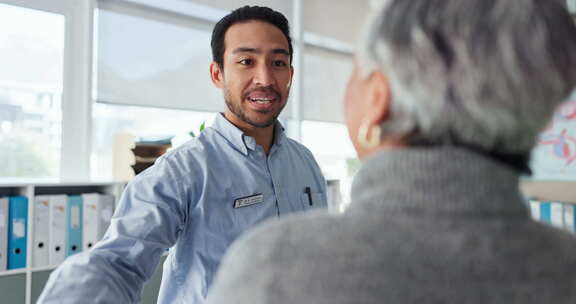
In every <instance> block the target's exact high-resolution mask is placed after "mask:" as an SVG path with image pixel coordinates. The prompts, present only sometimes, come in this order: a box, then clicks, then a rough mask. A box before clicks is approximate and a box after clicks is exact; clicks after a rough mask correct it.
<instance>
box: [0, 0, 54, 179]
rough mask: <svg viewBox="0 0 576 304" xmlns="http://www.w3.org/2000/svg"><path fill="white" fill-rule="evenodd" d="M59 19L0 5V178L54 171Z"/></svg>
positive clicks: (43, 13) (51, 14) (47, 174)
mask: <svg viewBox="0 0 576 304" xmlns="http://www.w3.org/2000/svg"><path fill="white" fill-rule="evenodd" d="M64 23H65V18H64V16H62V15H58V14H53V13H47V12H42V11H37V10H31V9H27V8H21V7H16V6H10V5H4V4H0V28H2V30H1V31H0V67H2V68H0V162H2V166H0V177H56V176H58V175H59V169H60V146H61V125H62V119H61V97H62V71H63V60H64Z"/></svg>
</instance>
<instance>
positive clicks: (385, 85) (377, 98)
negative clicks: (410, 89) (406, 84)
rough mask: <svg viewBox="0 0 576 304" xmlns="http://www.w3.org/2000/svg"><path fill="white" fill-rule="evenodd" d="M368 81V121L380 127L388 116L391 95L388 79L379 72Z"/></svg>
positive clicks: (374, 73)
mask: <svg viewBox="0 0 576 304" xmlns="http://www.w3.org/2000/svg"><path fill="white" fill-rule="evenodd" d="M367 81H368V88H367V89H368V90H369V93H368V98H369V101H368V102H369V107H370V109H371V111H370V113H368V115H367V116H368V117H367V118H368V120H369V121H370V122H371V123H372V124H374V125H381V124H382V123H383V122H384V121H386V120H387V119H388V118H389V116H390V108H391V102H392V100H391V96H392V95H391V93H390V83H389V82H388V78H387V77H386V76H385V75H384V74H382V73H381V72H379V71H375V72H373V73H372V74H371V75H370V76H369V79H368V80H367Z"/></svg>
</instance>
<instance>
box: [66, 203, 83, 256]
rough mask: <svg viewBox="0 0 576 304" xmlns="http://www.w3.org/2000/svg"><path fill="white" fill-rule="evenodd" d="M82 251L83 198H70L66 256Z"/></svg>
mask: <svg viewBox="0 0 576 304" xmlns="http://www.w3.org/2000/svg"><path fill="white" fill-rule="evenodd" d="M80 251H82V197H81V196H80V195H70V196H68V202H67V204H66V256H67V257H68V256H71V255H73V254H76V253H79V252H80Z"/></svg>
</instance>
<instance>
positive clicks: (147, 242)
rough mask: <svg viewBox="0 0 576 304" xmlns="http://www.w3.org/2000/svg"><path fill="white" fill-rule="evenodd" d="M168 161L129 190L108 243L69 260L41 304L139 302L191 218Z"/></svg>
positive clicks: (144, 174)
mask: <svg viewBox="0 0 576 304" xmlns="http://www.w3.org/2000/svg"><path fill="white" fill-rule="evenodd" d="M177 172H178V171H176V170H174V169H173V168H172V167H171V164H170V163H169V161H168V160H167V159H166V158H160V159H158V160H157V163H156V164H155V165H154V166H153V167H151V168H150V169H148V170H146V171H144V172H142V173H141V174H140V175H138V176H137V177H136V178H135V179H134V180H133V181H132V182H131V183H130V184H129V185H128V186H127V188H126V190H125V191H124V193H123V195H122V197H121V199H120V202H119V204H118V207H117V209H116V212H115V214H114V216H113V218H112V220H111V223H110V227H109V228H108V230H107V232H106V234H105V236H104V238H103V240H102V241H100V242H98V243H97V244H96V245H95V246H94V247H93V248H92V249H91V250H89V251H84V252H82V253H79V254H76V255H74V256H70V257H68V258H67V259H66V260H65V261H64V263H63V264H61V265H60V266H59V267H58V268H57V269H56V270H55V271H54V272H53V273H52V274H51V275H50V278H49V280H48V282H47V284H46V286H45V288H44V291H43V292H42V294H41V295H40V298H39V299H38V302H37V303H85V302H90V303H138V302H140V294H141V290H142V286H143V284H144V282H145V281H146V280H148V279H149V278H150V277H151V276H152V275H153V274H154V272H155V270H156V267H157V266H158V263H159V261H160V258H161V256H162V253H163V252H165V250H166V249H167V248H170V247H172V246H173V245H174V244H175V243H176V241H177V239H178V237H179V235H180V233H181V231H182V229H183V227H184V226H185V222H186V219H187V212H186V210H187V208H186V202H188V201H189V199H188V196H189V195H187V194H186V193H183V190H182V186H181V184H182V179H181V178H180V177H179V176H177Z"/></svg>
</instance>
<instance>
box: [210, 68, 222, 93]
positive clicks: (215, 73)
mask: <svg viewBox="0 0 576 304" xmlns="http://www.w3.org/2000/svg"><path fill="white" fill-rule="evenodd" d="M210 79H212V83H213V84H214V85H215V86H216V87H217V88H220V89H221V88H222V87H223V86H224V71H223V70H222V68H220V65H219V64H218V63H216V62H215V61H212V63H210Z"/></svg>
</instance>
